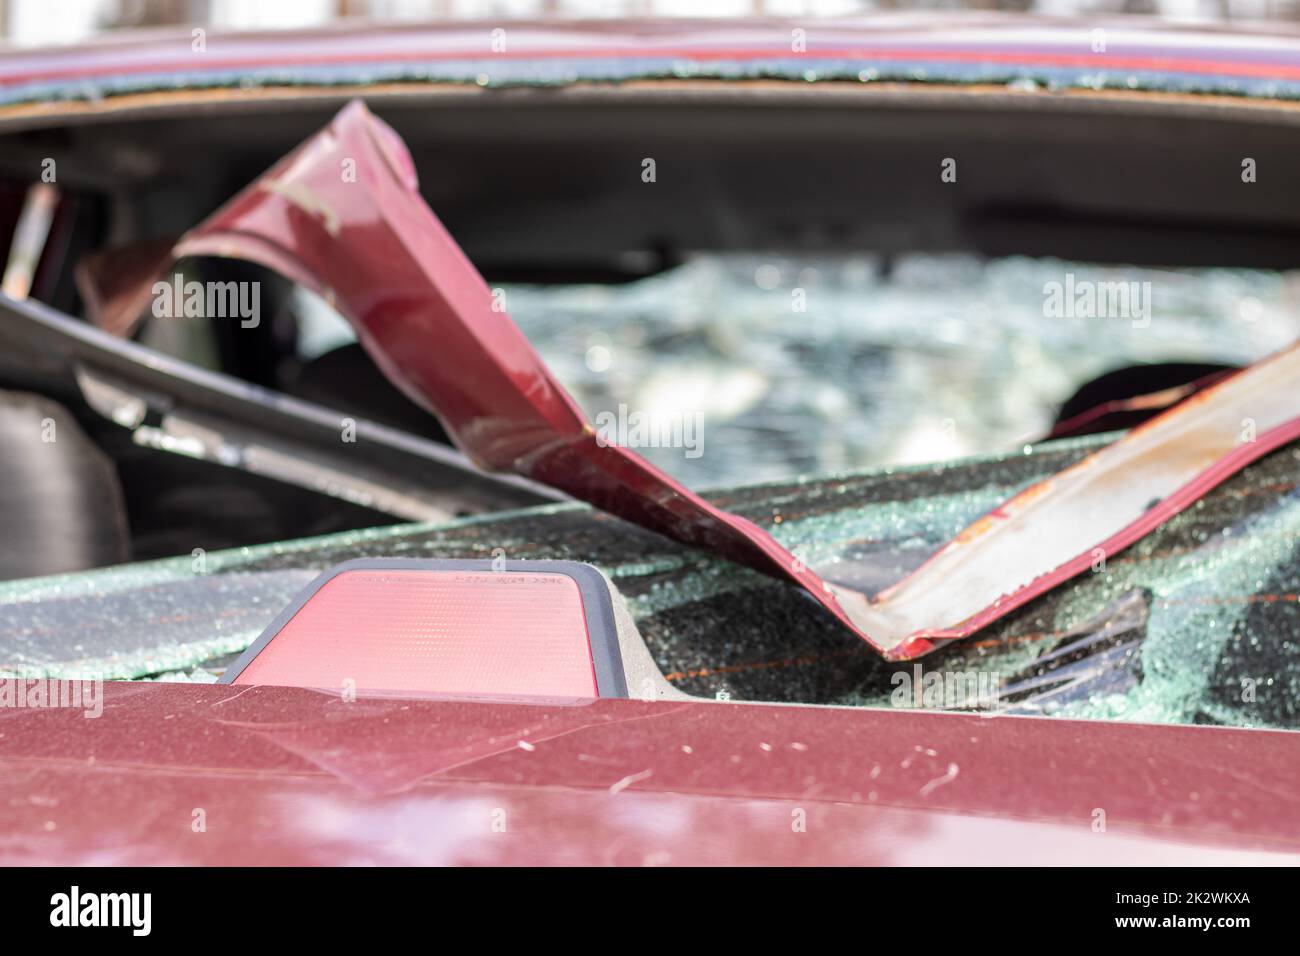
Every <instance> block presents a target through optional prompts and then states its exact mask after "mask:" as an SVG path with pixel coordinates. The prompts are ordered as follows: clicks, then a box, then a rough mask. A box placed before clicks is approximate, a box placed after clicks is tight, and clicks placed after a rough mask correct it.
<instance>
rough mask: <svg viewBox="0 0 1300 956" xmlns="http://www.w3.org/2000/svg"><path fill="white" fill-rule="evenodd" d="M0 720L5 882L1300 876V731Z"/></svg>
mask: <svg viewBox="0 0 1300 956" xmlns="http://www.w3.org/2000/svg"><path fill="white" fill-rule="evenodd" d="M104 691H105V693H104V706H103V712H102V715H101V716H100V717H98V718H97V719H96V718H92V719H87V718H86V717H83V712H82V711H81V710H73V709H61V710H60V709H8V710H5V711H3V712H0V730H2V731H3V732H0V780H3V783H0V791H2V793H3V799H2V800H0V806H3V807H4V822H3V825H2V827H0V829H2V830H3V832H4V834H5V839H4V841H3V844H0V845H2V846H3V851H0V861H2V862H4V863H8V864H182V863H202V864H372V863H380V864H415V863H419V864H465V863H470V864H474V863H485V864H486V863H495V864H500V863H504V864H552V863H554V864H559V863H573V864H609V863H615V864H637V865H641V864H656V863H665V864H719V863H752V864H760V863H761V864H861V863H904V864H911V863H931V864H937V863H946V864H951V863H964V864H1027V863H1045V864H1058V863H1059V864H1067V863H1068V864H1089V863H1142V864H1154V863H1185V862H1195V863H1240V864H1261V863H1295V862H1297V861H1300V796H1297V794H1300V736H1297V735H1296V734H1292V733H1283V732H1269V731H1243V730H1227V729H1221V728H1200V727H1156V726H1145V725H1132V724H1128V725H1124V724H1107V723H1098V722H1075V721H1063V720H1045V719H1035V718H1016V717H999V718H981V717H977V716H966V715H958V714H940V713H921V712H904V711H882V710H866V709H847V708H845V709H840V708H815V707H791V706H764V705H747V704H731V703H686V704H669V703H640V702H632V701H614V700H603V701H595V702H584V703H563V702H552V703H547V702H538V703H535V704H518V703H511V704H504V703H498V704H493V703H484V702H465V701H448V700H438V701H433V700H398V699H367V698H363V699H360V700H357V701H355V702H351V703H348V702H345V701H344V700H342V699H340V698H339V697H337V696H332V695H329V694H325V693H320V692H313V691H306V690H295V689H287V688H274V687H255V688H251V689H250V688H243V689H236V688H231V687H224V686H223V687H214V686H187V685H150V684H106V685H104Z"/></svg>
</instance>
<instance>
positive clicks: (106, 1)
mask: <svg viewBox="0 0 1300 956" xmlns="http://www.w3.org/2000/svg"><path fill="white" fill-rule="evenodd" d="M961 9H967V10H1027V11H1033V12H1036V13H1041V14H1048V15H1058V16H1069V15H1097V14H1108V15H1109V14H1138V15H1148V16H1150V15H1154V16H1159V17H1163V18H1166V19H1174V20H1181V21H1188V22H1202V23H1203V22H1215V21H1225V20H1227V21H1238V20H1271V19H1285V20H1300V0H275V2H266V0H0V40H3V41H5V42H9V43H13V44H18V45H35V44H45V43H66V42H72V41H75V40H79V39H83V38H85V37H88V36H92V35H94V34H97V33H102V32H104V31H109V30H115V29H120V28H123V27H147V26H165V25H169V24H198V25H208V26H212V27H214V28H218V29H233V30H243V29H273V28H287V27H308V26H314V25H319V24H324V23H328V22H330V21H332V20H337V19H341V18H346V17H368V18H371V19H376V20H389V21H403V20H405V21H410V20H429V19H455V18H462V19H474V18H482V17H501V18H515V19H518V18H537V17H641V16H664V17H733V16H847V15H852V14H857V13H864V12H870V11H873V10H961Z"/></svg>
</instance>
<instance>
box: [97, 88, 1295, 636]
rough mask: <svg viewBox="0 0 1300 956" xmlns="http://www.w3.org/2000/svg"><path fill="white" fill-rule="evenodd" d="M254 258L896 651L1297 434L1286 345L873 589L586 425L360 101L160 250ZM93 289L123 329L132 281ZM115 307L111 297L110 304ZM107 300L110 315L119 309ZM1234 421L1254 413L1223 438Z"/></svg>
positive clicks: (959, 631) (598, 502)
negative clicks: (124, 288)
mask: <svg viewBox="0 0 1300 956" xmlns="http://www.w3.org/2000/svg"><path fill="white" fill-rule="evenodd" d="M171 254H172V256H173V257H181V256H187V255H189V256H198V255H212V256H223V257H231V258H239V259H247V260H251V261H254V262H258V263H260V264H262V265H264V266H266V267H268V268H271V269H273V270H275V271H277V272H279V273H281V274H283V275H285V276H286V277H288V278H290V279H292V280H294V281H296V282H298V283H300V284H301V285H303V286H306V287H307V288H310V289H312V290H314V291H315V292H317V293H318V294H319V295H321V296H322V297H324V298H325V299H326V300H327V301H328V302H330V303H332V304H333V305H334V306H335V307H336V308H338V309H339V311H340V312H341V313H342V314H343V315H345V316H346V317H347V318H348V320H349V321H350V322H351V323H352V324H353V326H354V327H355V328H356V330H357V333H358V336H359V338H360V340H361V342H362V344H363V345H364V346H365V348H366V349H367V351H368V352H369V353H370V354H371V356H372V357H373V358H374V359H375V361H376V362H377V363H378V365H379V366H380V368H381V369H383V371H384V373H385V374H386V375H387V376H388V377H389V379H391V380H392V381H393V382H395V383H396V384H397V385H398V386H399V387H400V388H401V389H402V390H403V391H404V392H406V394H408V395H409V396H410V397H411V398H412V399H413V400H414V401H416V402H418V403H420V404H421V405H423V406H424V407H425V408H427V409H428V410H429V411H431V412H432V413H433V414H435V415H436V416H437V417H438V418H439V419H440V420H441V421H442V423H443V425H444V427H445V428H446V430H447V432H448V434H449V435H451V436H452V438H453V440H454V441H455V442H456V444H457V445H458V446H459V447H460V448H461V450H462V451H464V452H465V453H466V454H467V455H469V456H470V457H471V458H473V459H474V460H475V461H476V462H478V463H479V464H481V465H482V466H484V467H487V468H491V469H496V470H510V471H515V472H517V473H519V474H522V475H525V476H527V477H530V478H532V479H534V480H537V481H541V482H543V483H545V484H548V485H551V486H552V487H555V488H558V489H560V490H562V491H564V492H566V493H568V494H570V495H572V496H574V497H576V498H580V499H582V500H584V501H587V502H589V503H591V504H593V505H595V506H596V507H598V508H601V509H603V510H605V511H608V512H610V513H611V514H614V515H617V516H619V517H621V518H625V519H627V520H629V521H632V522H634V523H636V524H638V525H641V526H643V527H646V528H649V529H651V530H653V531H657V532H659V533H661V534H664V535H666V536H668V537H670V538H673V539H674V540H677V541H680V542H682V543H684V544H688V545H692V546H695V547H699V548H702V549H704V550H707V551H710V552H712V553H715V554H718V555H721V556H723V557H726V558H729V559H731V560H733V561H736V562H739V563H741V564H744V565H747V566H749V567H751V568H754V569H756V570H758V571H761V572H764V573H766V574H769V575H772V576H774V577H777V578H780V579H783V580H786V581H789V582H792V583H794V584H797V585H798V586H799V587H801V588H803V589H804V590H805V591H806V592H807V593H808V594H810V595H811V596H812V597H813V598H815V599H816V600H817V601H818V602H819V603H820V604H821V605H822V606H824V607H825V608H826V609H827V610H829V611H830V612H831V613H832V614H834V615H835V616H836V617H837V618H838V619H839V620H840V621H841V622H843V623H844V624H845V625H846V626H847V627H849V628H850V629H851V630H852V631H854V633H856V634H857V635H858V636H860V637H861V638H862V639H863V640H865V641H867V642H868V643H870V644H871V645H872V646H873V647H875V648H877V649H878V650H879V651H881V653H883V654H885V655H886V656H888V657H890V658H893V659H909V658H913V657H917V656H919V655H921V654H924V653H926V652H928V651H930V650H933V649H934V648H935V647H936V646H938V645H939V644H940V643H942V642H944V641H947V640H952V639H956V638H961V637H965V636H967V635H969V634H971V633H973V632H974V631H977V630H979V629H980V628H982V627H984V626H986V625H988V624H989V623H991V622H992V621H995V620H997V619H998V618H1000V617H1002V616H1003V615H1005V614H1007V613H1008V612H1010V611H1011V610H1013V609H1014V608H1016V607H1019V606H1021V605H1023V604H1024V603H1026V602H1027V601H1029V600H1031V599H1032V598H1034V597H1037V596H1038V595H1040V594H1042V593H1043V592H1045V591H1047V590H1049V589H1051V588H1053V587H1055V586H1057V585H1058V584H1060V583H1061V582H1062V581H1065V580H1066V579H1068V578H1070V577H1072V576H1074V575H1076V574H1078V573H1080V572H1082V571H1083V570H1086V569H1087V568H1088V567H1090V566H1091V564H1092V562H1093V561H1094V560H1095V556H1096V551H1097V549H1101V553H1103V554H1113V553H1115V552H1116V551H1118V550H1120V549H1122V548H1124V547H1127V546H1128V545H1129V544H1132V543H1133V542H1134V541H1136V540H1138V539H1139V538H1140V537H1142V536H1143V535H1145V534H1146V533H1148V532H1149V531H1150V530H1151V529H1152V528H1154V527H1156V526H1157V525H1159V524H1160V523H1161V522H1162V521H1164V520H1166V519H1167V518H1169V517H1170V516H1171V515H1173V514H1176V513H1177V512H1179V511H1181V510H1182V509H1183V508H1186V507H1187V506H1188V505H1189V504H1191V503H1192V502H1194V501H1195V500H1196V499H1197V498H1199V497H1200V496H1201V495H1203V494H1205V492H1206V491H1208V490H1209V489H1210V488H1212V487H1213V486H1214V485H1216V484H1218V483H1219V482H1221V481H1223V480H1224V479H1225V478H1226V477H1228V476H1229V475H1231V474H1233V473H1234V472H1236V471H1238V470H1239V469H1240V468H1242V467H1244V466H1245V465H1246V464H1248V463H1249V462H1251V461H1253V460H1255V459H1256V458H1259V457H1260V456H1262V455H1264V454H1265V453H1267V452H1268V451H1271V450H1273V449H1274V448H1277V447H1279V446H1280V445H1282V444H1284V443H1286V442H1289V441H1291V440H1293V439H1295V438H1296V437H1297V436H1298V435H1300V390H1297V389H1296V388H1295V387H1294V383H1295V381H1296V380H1297V378H1298V377H1300V350H1298V349H1295V348H1293V349H1291V350H1289V351H1287V352H1284V353H1280V354H1279V355H1276V356H1273V357H1272V358H1270V359H1269V360H1267V361H1265V362H1262V363H1260V364H1259V365H1257V366H1254V367H1252V368H1250V369H1246V370H1244V371H1242V372H1240V373H1238V374H1236V375H1234V376H1232V377H1230V378H1228V379H1226V380H1225V381H1223V382H1220V383H1218V384H1217V385H1215V386H1213V387H1210V388H1208V389H1205V390H1203V391H1201V392H1200V393H1198V394H1197V395H1195V396H1193V397H1192V398H1190V399H1188V400H1186V401H1184V402H1182V403H1181V404H1179V405H1178V406H1177V407H1175V408H1174V409H1172V410H1170V411H1167V412H1165V413H1164V414H1162V415H1160V416H1158V417H1157V418H1154V419H1152V420H1151V421H1149V422H1147V423H1145V424H1144V425H1142V426H1140V427H1139V428H1136V429H1134V430H1133V431H1132V432H1130V433H1129V434H1128V435H1127V436H1126V437H1125V438H1123V439H1121V440H1120V441H1118V442H1116V443H1115V444H1113V445H1111V446H1109V447H1107V448H1105V449H1103V450H1102V451H1100V452H1098V453H1096V454H1094V455H1092V456H1090V457H1089V458H1087V459H1084V460H1083V461H1081V462H1079V463H1078V464H1076V465H1074V466H1073V467H1071V468H1069V469H1067V470H1065V471H1063V472H1061V473H1060V474H1058V475H1055V476H1053V477H1052V478H1050V479H1048V480H1046V481H1044V482H1041V483H1039V484H1037V485H1035V486H1033V487H1032V488H1030V489H1028V490H1026V491H1025V492H1022V493H1021V494H1019V495H1017V496H1016V497H1014V498H1012V499H1010V500H1009V501H1007V502H1005V503H1004V504H1003V505H1001V506H1000V507H998V508H997V509H995V510H994V511H993V512H991V513H990V514H989V515H987V516H985V517H984V518H982V519H981V520H980V521H978V522H976V523H975V524H973V525H972V526H971V527H970V528H968V529H966V530H965V531H963V532H962V533H961V534H960V535H958V537H957V538H955V539H954V540H953V541H951V542H950V543H949V544H947V545H945V546H944V547H943V548H942V549H940V550H939V551H938V552H937V553H936V554H935V555H934V556H933V557H932V558H931V559H930V560H929V561H928V562H926V564H925V565H923V566H922V567H921V568H920V569H919V570H917V571H916V572H915V573H913V574H912V575H910V576H908V577H907V578H906V579H904V580H903V581H901V582H899V583H898V584H896V585H894V586H893V587H891V588H889V589H887V590H886V591H884V592H882V593H881V594H879V595H877V596H876V597H875V598H874V599H873V598H869V597H868V595H866V594H865V593H863V592H862V591H860V590H857V589H855V588H854V587H852V586H850V585H848V584H846V583H844V577H845V572H846V571H847V572H851V570H852V567H851V564H846V563H839V564H836V565H827V566H824V568H823V570H824V573H822V574H819V573H818V571H817V570H814V569H813V568H811V567H807V566H805V565H804V563H802V562H801V561H800V560H798V559H797V558H796V557H795V556H794V555H793V554H791V553H790V552H789V551H787V550H786V549H785V548H783V547H782V546H781V545H780V544H778V543H777V542H776V541H775V540H774V539H773V538H771V537H770V536H769V535H768V534H767V533H766V532H765V531H763V530H762V529H760V528H759V527H758V526H757V525H755V524H753V523H752V522H750V521H747V520H745V519H744V518H741V517H739V516H737V515H733V514H730V513H728V512H725V511H722V510H721V509H719V508H716V507H714V506H713V505H711V504H709V503H708V502H706V501H704V500H703V499H702V498H700V497H699V496H697V495H695V494H693V493H692V492H691V491H689V490H688V489H686V488H685V487H683V486H682V485H680V484H679V483H678V482H676V481H675V480H673V479H672V478H671V477H669V476H668V475H666V474H664V473H663V472H661V471H659V470H658V469H656V468H655V467H654V466H652V465H651V464H649V463H648V462H647V461H645V460H644V459H642V458H641V457H640V456H638V455H637V454H635V453H634V452H632V451H630V450H628V449H625V448H621V447H618V446H616V445H612V444H606V443H603V442H602V441H601V440H599V439H598V437H597V433H596V431H595V429H594V428H593V427H592V426H591V424H590V423H588V421H587V420H586V418H585V416H584V415H583V413H582V411H581V410H580V409H579V408H578V406H577V404H576V403H575V402H574V401H573V399H572V398H571V397H570V396H569V395H568V394H567V393H566V392H565V390H564V388H563V387H562V386H561V385H560V383H559V382H558V381H556V379H555V378H554V377H553V376H552V374H551V373H550V370H549V369H548V368H547V367H546V365H545V364H544V363H543V362H542V360H541V358H540V357H539V356H538V355H537V353H536V351H535V350H534V349H533V347H532V346H531V345H530V344H529V342H528V340H527V339H526V338H525V337H524V335H523V334H522V333H521V332H520V331H519V329H518V328H517V327H516V326H515V325H514V323H513V322H512V321H511V320H510V318H509V316H508V315H506V314H505V312H503V311H496V310H494V299H493V295H492V291H491V290H490V289H489V288H488V286H487V285H486V283H485V282H484V281H483V279H482V277H481V276H480V275H479V274H478V272H477V271H476V270H475V269H474V267H473V265H472V264H471V263H470V262H469V260H468V259H467V258H466V257H465V255H464V253H463V252H462V251H461V250H460V248H459V247H458V246H457V245H456V243H455V241H454V240H453V239H452V238H451V236H450V235H449V234H448V233H447V231H446V230H445V229H444V228H443V226H442V224H441V223H440V222H439V221H438V219H437V217H436V216H435V215H434V214H433V212H432V210H430V209H429V207H428V206H427V205H426V204H425V203H424V201H423V200H422V199H421V197H420V195H419V191H418V185H417V182H416V175H415V168H414V163H413V161H412V159H411V156H410V154H409V153H408V151H407V150H406V148H405V145H404V144H403V143H402V141H401V139H400V138H399V137H398V136H397V134H396V133H395V132H394V131H393V130H392V129H391V128H389V127H388V126H387V125H385V124H384V123H382V122H380V121H379V120H377V119H376V118H375V117H373V116H372V115H371V114H370V112H369V111H368V110H367V109H366V107H365V105H364V104H363V103H361V102H360V101H356V102H353V103H352V104H350V105H349V106H347V107H346V108H345V109H344V110H343V111H342V112H340V113H339V115H338V116H337V117H336V118H335V119H334V120H333V122H332V123H331V124H330V126H329V127H328V128H326V129H325V130H324V131H322V132H321V133H318V134H317V135H316V136H314V137H312V138H311V139H310V140H308V141H307V142H306V143H304V144H303V145H302V146H301V147H299V148H298V149H297V150H295V151H294V152H293V153H291V154H290V155H289V156H287V157H286V158H285V159H283V160H281V161H280V162H279V163H278V164H277V165H276V166H274V167H273V168H272V169H271V170H270V171H269V172H267V173H266V174H264V175H263V176H262V177H261V178H260V179H258V180H257V181H256V182H255V183H253V184H252V185H250V186H249V187H247V188H246V189H244V190H243V191H242V192H240V193H239V194H238V195H237V196H235V197H234V198H233V199H232V200H230V202H228V203H227V204H226V205H225V206H223V207H222V208H221V209H220V210H218V211H217V212H216V213H215V214H213V215H212V216H211V217H210V218H209V219H208V220H207V221H205V222H204V223H203V224H202V225H200V226H198V227H197V228H195V229H194V230H191V231H190V232H189V233H187V234H186V235H185V236H183V237H182V238H181V240H180V241H179V242H178V243H176V245H175V246H174V247H173V249H172V250H171ZM134 289H135V292H134V294H122V293H121V292H120V291H117V292H116V294H114V295H113V296H112V297H111V302H112V306H113V309H114V310H115V312H114V314H110V315H106V316H104V317H103V322H104V324H106V325H107V326H108V327H111V328H124V327H126V326H127V325H129V320H130V318H131V317H132V316H134V315H135V314H138V313H139V312H140V311H141V310H142V309H143V308H144V306H145V305H146V304H147V302H148V300H149V297H150V290H151V285H150V283H149V282H148V281H147V280H146V281H145V282H141V283H138V284H136V285H135V286H134ZM117 310H121V311H117ZM123 312H125V313H129V314H127V315H126V316H125V319H124V318H123ZM1243 419H1249V420H1251V421H1253V422H1254V423H1255V429H1256V434H1255V435H1253V436H1252V437H1253V438H1254V440H1253V441H1249V442H1242V441H1240V440H1239V433H1240V432H1241V428H1242V421H1243Z"/></svg>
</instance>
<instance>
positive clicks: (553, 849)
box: [0, 14, 1300, 865]
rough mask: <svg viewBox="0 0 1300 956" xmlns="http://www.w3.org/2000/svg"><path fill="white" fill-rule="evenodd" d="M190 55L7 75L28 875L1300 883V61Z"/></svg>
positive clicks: (10, 833)
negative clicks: (211, 872)
mask: <svg viewBox="0 0 1300 956" xmlns="http://www.w3.org/2000/svg"><path fill="white" fill-rule="evenodd" d="M202 41H203V42H202V44H198V41H197V40H196V38H195V35H194V34H192V33H191V32H190V31H186V30H182V31H176V32H167V31H163V32H158V33H151V34H141V35H138V36H131V35H128V36H125V37H121V38H117V39H114V40H112V41H111V42H109V41H97V42H94V43H89V44H86V45H81V46H74V47H65V48H48V49H36V50H14V51H12V52H9V53H7V54H6V55H5V56H4V57H3V58H2V59H0V142H2V143H3V148H2V149H0V248H6V249H7V253H5V256H6V258H5V260H4V261H5V269H4V276H3V297H0V674H3V678H2V679H0V687H2V688H3V692H2V694H0V730H3V733H0V768H3V774H2V775H0V790H2V791H3V796H4V799H3V801H0V807H2V808H3V809H0V835H3V840H2V841H0V861H3V862H5V863H7V864H13V865H31V864H71V865H85V864H95V865H152V864H167V865H172V864H218V865H230V864H270V865H285V864H312V865H314V864H324V865H336V864H385V865H393V864H401V865H405V864H421V865H423V864H479V863H485V864H546V865H555V864H559V865H564V864H574V865H591V864H629V865H644V864H670V865H672V864H779V865H842V864H914V863H927V864H962V865H965V864H983V865H989V864H1007V863H1021V864H1024V863H1031V864H1088V865H1092V864H1166V863H1172V864H1231V865H1269V864H1294V863H1295V862H1296V861H1297V859H1300V806H1298V805H1297V804H1298V803H1300V797H1298V796H1297V793H1300V736H1297V734H1296V730H1297V729H1300V605H1298V603H1297V602H1298V600H1300V598H1298V597H1297V592H1300V492H1298V491H1297V484H1296V482H1297V476H1300V444H1297V439H1300V388H1298V387H1297V382H1298V381H1300V348H1297V346H1296V345H1295V343H1296V342H1297V340H1300V282H1298V281H1297V276H1300V272H1297V271H1296V270H1297V268H1298V267H1300V258H1298V257H1300V186H1298V185H1297V184H1296V181H1295V178H1294V177H1293V176H1291V175H1290V170H1291V166H1292V163H1293V160H1292V157H1293V156H1294V154H1295V151H1296V149H1297V142H1296V140H1297V136H1300V133H1298V132H1297V130H1300V127H1297V125H1296V123H1295V116H1296V101H1297V99H1300V33H1297V32H1294V31H1290V32H1288V31H1286V30H1284V29H1275V28H1272V27H1270V28H1269V29H1268V30H1267V31H1264V30H1263V29H1256V28H1248V27H1247V28H1240V29H1235V30H1226V29H1215V30H1211V29H1208V28H1207V29H1193V28H1190V27H1189V28H1178V29H1173V28H1169V27H1166V26H1163V25H1161V24H1160V23H1158V22H1156V21H1146V20H1141V21H1138V20H1127V19H1125V18H1119V19H1117V20H1114V21H1113V22H1111V21H1108V22H1105V23H1100V24H1095V23H1088V22H1083V21H1063V20H1048V19H1041V18H1034V17H1028V16H1019V15H1016V16H1010V15H992V14H972V15H969V16H954V15H951V14H949V15H944V16H942V17H905V18H900V17H884V18H872V19H856V20H841V21H824V20H813V21H810V22H809V23H806V24H802V23H797V22H793V21H792V22H786V21H780V20H772V19H754V20H733V21H710V20H692V21H683V22H679V23H673V22H668V21H662V20H658V21H644V22H637V21H630V22H583V21H563V22H526V23H515V22H513V21H511V22H507V23H506V25H505V26H504V27H502V26H500V25H499V24H489V23H477V22H474V23H454V24H449V25H443V26H404V27H382V26H367V27H364V28H357V27H356V26H353V25H349V26H348V27H347V28H346V29H344V28H337V29H334V28H331V29H321V30H314V31H301V32H295V33H291V34H287V35H286V34H271V33H267V34H258V33H232V34H229V35H223V34H220V33H218V32H215V31H214V32H212V33H204V35H203V37H202ZM199 46H201V47H202V49H200V48H199ZM1010 782H1014V785H1010Z"/></svg>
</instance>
